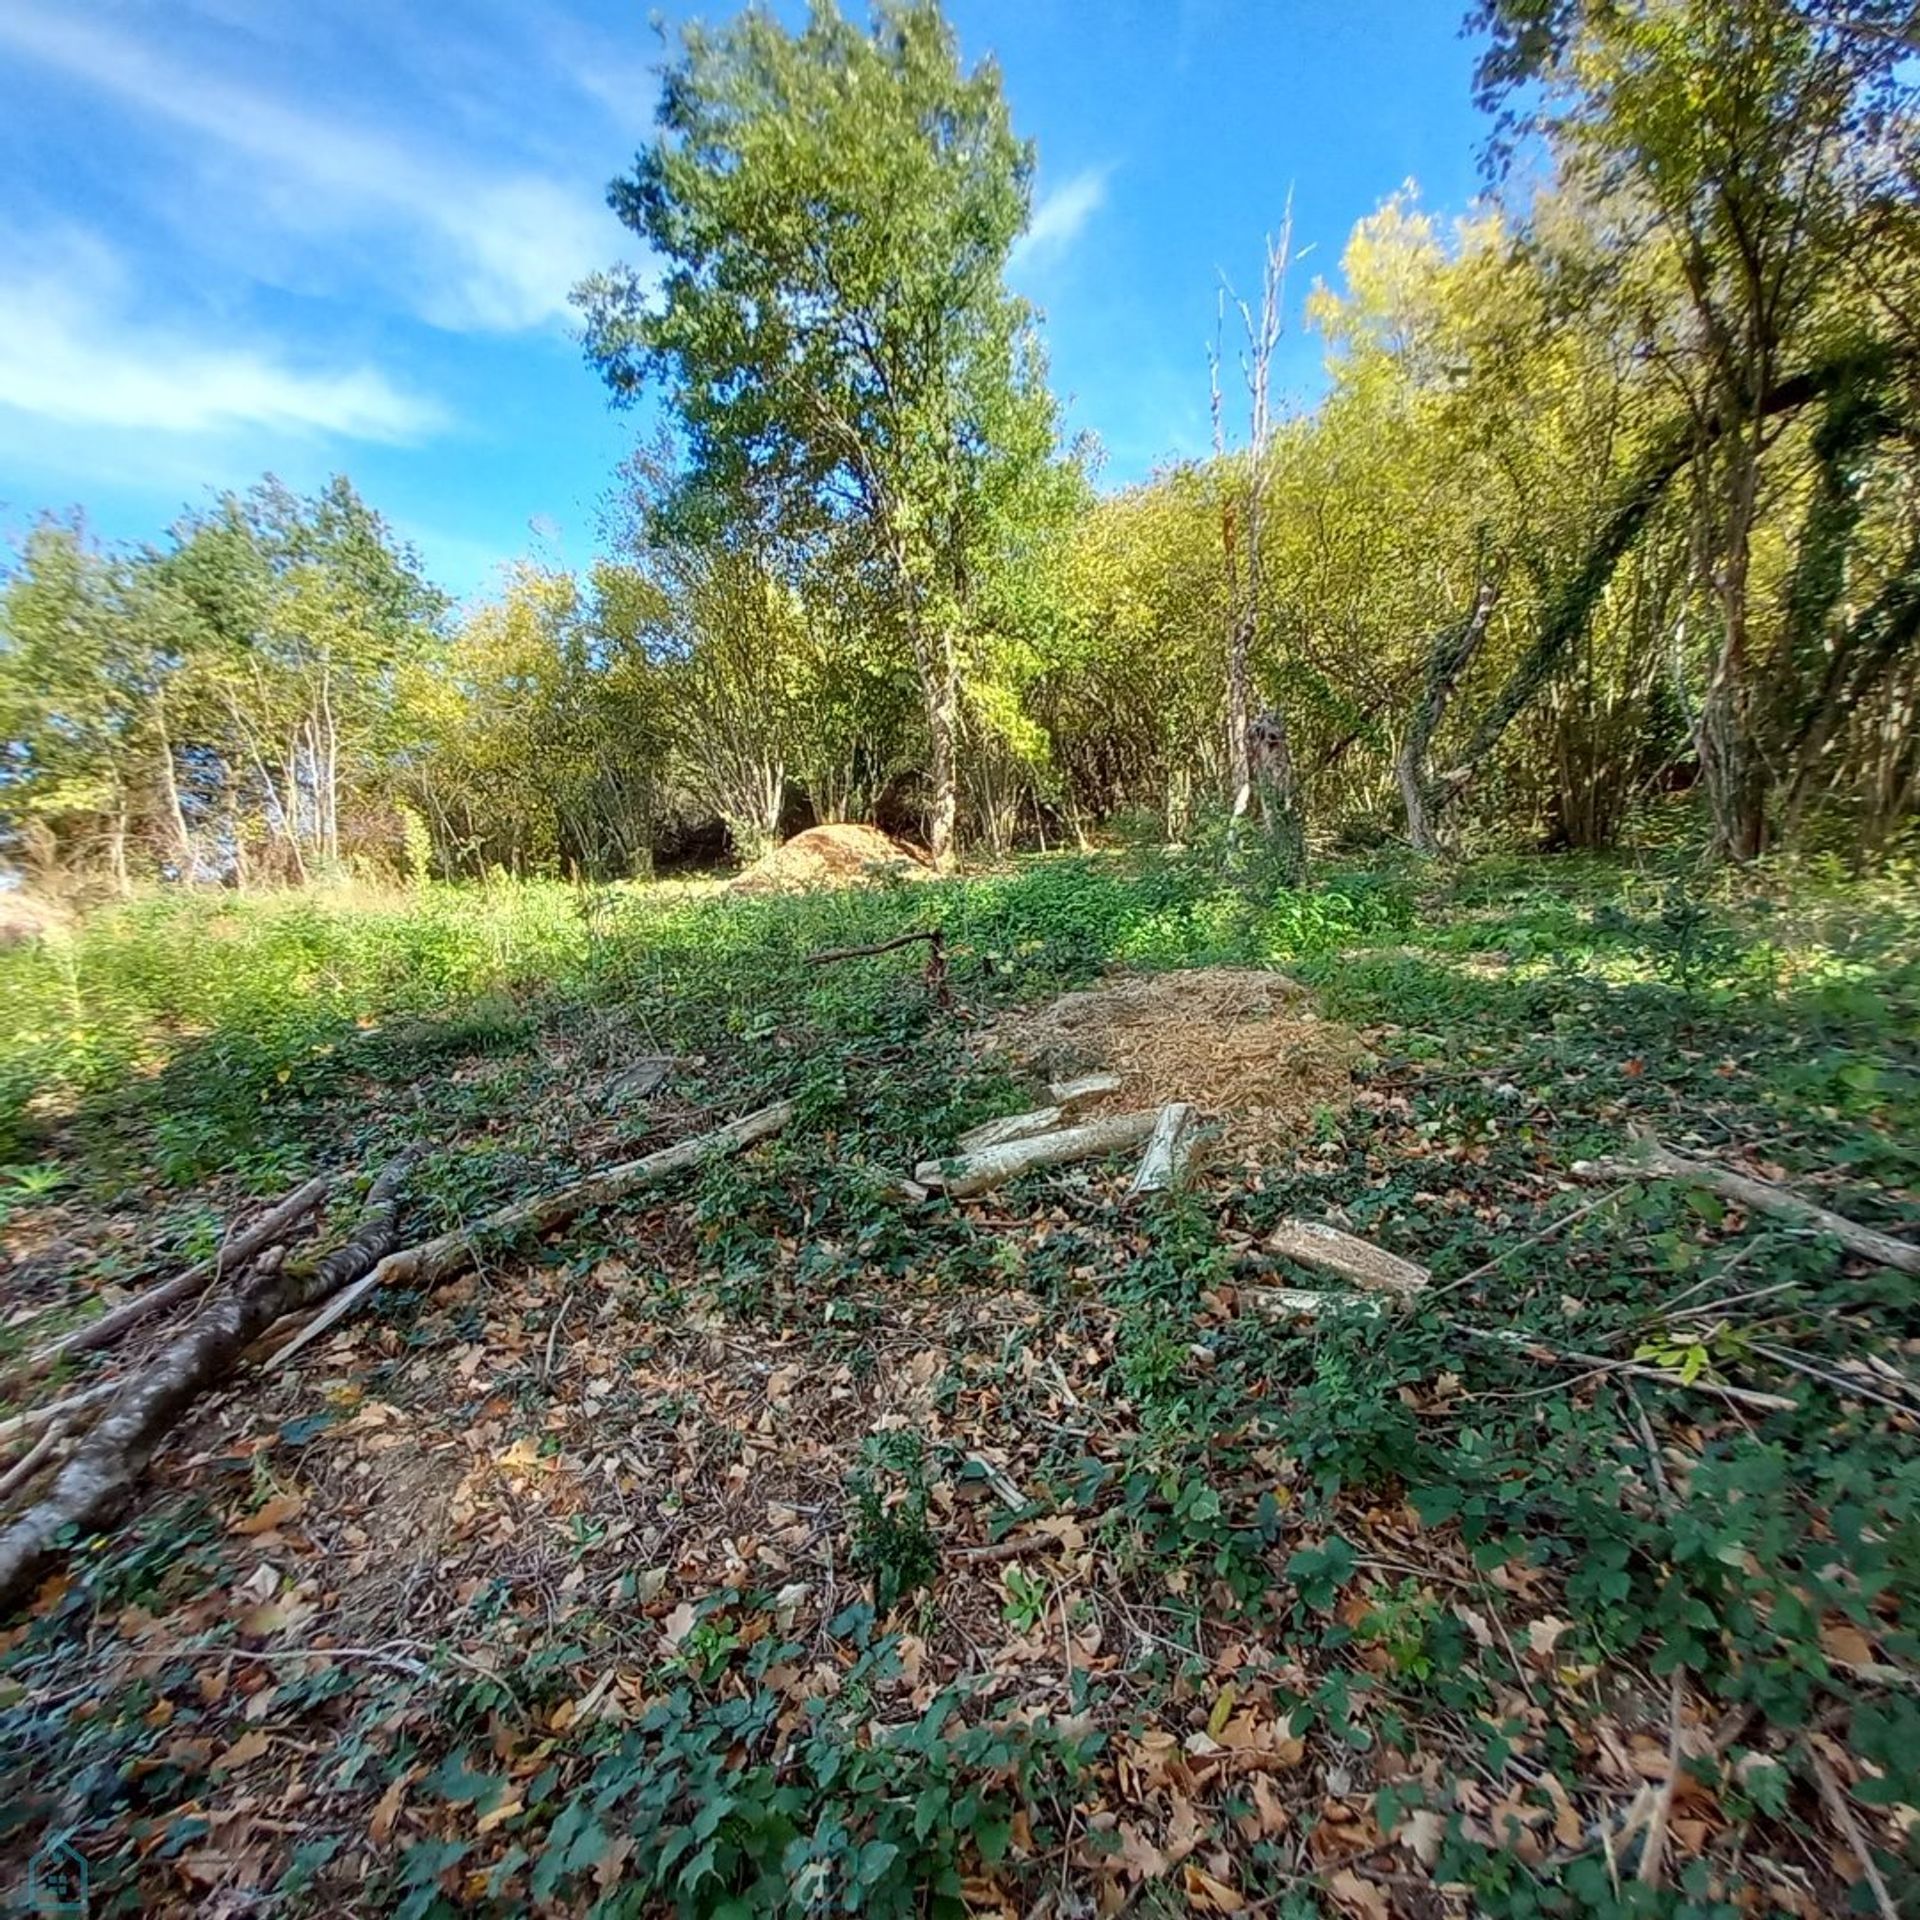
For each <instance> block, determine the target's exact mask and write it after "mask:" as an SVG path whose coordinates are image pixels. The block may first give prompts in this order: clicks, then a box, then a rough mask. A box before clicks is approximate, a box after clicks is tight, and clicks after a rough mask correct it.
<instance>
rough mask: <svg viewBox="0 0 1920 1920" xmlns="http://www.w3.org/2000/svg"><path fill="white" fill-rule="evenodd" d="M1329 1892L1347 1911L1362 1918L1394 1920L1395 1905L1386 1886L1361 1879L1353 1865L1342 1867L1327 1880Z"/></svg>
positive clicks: (1364, 1919)
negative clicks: (1377, 1885)
mask: <svg viewBox="0 0 1920 1920" xmlns="http://www.w3.org/2000/svg"><path fill="white" fill-rule="evenodd" d="M1327 1892H1328V1893H1329V1894H1331V1895H1332V1896H1333V1898H1334V1899H1335V1900H1337V1901H1338V1902H1339V1903H1340V1905H1341V1907H1342V1908H1343V1909H1344V1910H1345V1911H1346V1912H1348V1913H1351V1914H1358V1915H1360V1916H1361V1920H1393V1905H1392V1902H1391V1901H1389V1900H1388V1898H1387V1895H1386V1890H1385V1888H1383V1887H1376V1886H1375V1885H1374V1884H1373V1882H1372V1881H1371V1880H1363V1879H1361V1877H1360V1876H1359V1875H1358V1874H1357V1873H1355V1872H1354V1871H1353V1869H1352V1868H1351V1867H1342V1868H1341V1869H1340V1871H1339V1872H1338V1873H1336V1874H1335V1875H1334V1876H1333V1877H1332V1878H1331V1879H1330V1880H1329V1881H1328V1882H1327Z"/></svg>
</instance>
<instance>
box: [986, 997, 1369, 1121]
mask: <svg viewBox="0 0 1920 1920" xmlns="http://www.w3.org/2000/svg"><path fill="white" fill-rule="evenodd" d="M990 1044H992V1045H993V1046H995V1047H997V1048H1000V1049H1002V1050H1004V1051H1005V1052H1006V1053H1007V1054H1008V1055H1010V1056H1011V1057H1012V1058H1013V1059H1014V1060H1015V1061H1017V1062H1018V1063H1020V1064H1021V1065H1023V1066H1026V1067H1030V1068H1033V1069H1036V1070H1038V1071H1039V1072H1041V1073H1044V1074H1049V1075H1058V1074H1061V1073H1071V1072H1079V1071H1084V1070H1088V1069H1093V1068H1107V1069H1110V1070H1111V1071H1113V1072H1115V1073H1117V1074H1119V1075H1120V1076H1121V1081H1122V1088H1121V1092H1120V1094H1119V1095H1118V1096H1117V1098H1116V1100H1115V1102H1114V1104H1115V1105H1116V1106H1120V1105H1144V1104H1149V1103H1151V1104H1153V1105H1156V1106H1157V1105H1162V1104H1164V1103H1166V1102H1169V1101H1176V1100H1185V1101H1190V1102H1191V1103H1192V1104H1193V1106H1194V1108H1195V1109H1196V1110H1197V1111H1198V1112H1199V1113H1200V1114H1201V1115H1203V1116H1204V1117H1205V1118H1207V1119H1208V1120H1216V1121H1222V1122H1224V1123H1225V1139H1226V1143H1227V1144H1228V1145H1229V1146H1230V1147H1243V1148H1260V1147H1268V1146H1275V1145H1283V1144H1287V1143H1290V1142H1294V1141H1297V1140H1298V1139H1299V1137H1300V1136H1301V1134H1303V1133H1305V1132H1307V1131H1309V1130H1310V1129H1311V1128H1312V1126H1313V1124H1314V1122H1315V1119H1316V1117H1317V1116H1318V1115H1319V1114H1321V1113H1322V1112H1324V1111H1326V1110H1328V1109H1332V1110H1333V1111H1335V1112H1338V1111H1340V1110H1342V1109H1344V1108H1345V1107H1347V1106H1348V1105H1349V1104H1350V1103H1351V1101H1352V1099H1353V1093H1354V1086H1353V1070H1354V1067H1355V1065H1356V1064H1357V1063H1358V1061H1359V1058H1360V1054H1361V1051H1362V1048H1361V1042H1360V1038H1359V1036H1358V1035H1357V1034H1355V1033H1354V1032H1353V1031H1352V1030H1351V1029H1350V1028H1347V1027H1343V1026H1341V1025H1339V1024H1338V1023H1337V1022H1335V1021H1331V1020H1322V1019H1320V1018H1318V1017H1317V1016H1316V1015H1315V1014H1314V1012H1313V1010H1312V1007H1311V1005H1310V1004H1309V1002H1308V997H1307V993H1306V989H1305V988H1303V987H1302V986H1301V985H1300V984H1299V982H1297V981H1294V980H1290V979H1288V978H1287V977H1286V975H1285V974H1280V973H1265V972H1261V971H1259V970H1257V969H1254V968H1249V967H1194V968H1189V969H1187V970H1185V971H1181V972H1176V973H1157V974H1145V975H1140V976H1136V977H1129V978H1125V979H1121V980H1116V981H1113V982H1111V983H1110V984H1108V985H1106V986H1101V987H1095V988H1091V989H1089V990H1088V991H1086V992H1082V993H1069V994H1066V995H1063V996H1062V997H1061V998H1060V999H1058V1000H1055V1001H1054V1002H1052V1004H1051V1005H1049V1006H1045V1007H1041V1008H1038V1009H1035V1010H1033V1011H1031V1012H1025V1013H1018V1014H1014V1015H1011V1016H1009V1017H1007V1018H1005V1019H1003V1020H1001V1021H1000V1022H999V1023H998V1024H997V1025H996V1026H995V1028H994V1030H993V1033H992V1035H991V1041H990Z"/></svg>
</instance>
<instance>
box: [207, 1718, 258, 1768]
mask: <svg viewBox="0 0 1920 1920" xmlns="http://www.w3.org/2000/svg"><path fill="white" fill-rule="evenodd" d="M272 1745H273V1739H272V1736H271V1735H270V1734H266V1733H263V1732H261V1730H260V1729H259V1728H258V1727H254V1728H253V1729H251V1730H250V1731H249V1732H246V1733H243V1734H242V1735H241V1736H240V1738H239V1739H238V1740H236V1741H235V1742H234V1743H233V1745H232V1746H230V1747H229V1748H228V1749H227V1750H226V1752H225V1753H222V1754H218V1755H216V1756H215V1758H214V1761H213V1764H212V1766H211V1767H210V1768H209V1769H208V1771H209V1772H212V1773H231V1772H232V1771H233V1770H234V1769H235V1768H236V1767H245V1766H251V1765H252V1764H253V1762H254V1761H256V1760H258V1759H259V1758H260V1756H261V1755H262V1754H263V1753H265V1752H266V1751H267V1749H268V1748H269V1747H270V1746H272Z"/></svg>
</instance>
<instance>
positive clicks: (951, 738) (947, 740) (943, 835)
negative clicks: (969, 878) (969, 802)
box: [922, 634, 960, 868]
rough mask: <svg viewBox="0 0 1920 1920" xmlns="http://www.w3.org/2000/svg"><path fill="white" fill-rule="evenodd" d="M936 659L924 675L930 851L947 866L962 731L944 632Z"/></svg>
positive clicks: (955, 679) (956, 801) (955, 812)
mask: <svg viewBox="0 0 1920 1920" xmlns="http://www.w3.org/2000/svg"><path fill="white" fill-rule="evenodd" d="M933 647H934V653H933V658H932V659H931V660H929V661H928V663H927V669H926V671H925V672H924V673H923V675H922V679H923V682H924V687H925V692H926V701H927V740H928V745H929V747H930V749H931V752H930V756H929V757H930V760H931V769H930V770H931V773H932V777H933V804H932V806H931V807H930V808H929V809H928V813H927V851H928V852H929V853H930V854H931V855H932V856H933V864H934V865H935V866H936V867H940V868H944V867H945V866H946V865H947V864H948V861H949V860H950V858H951V856H952V852H953V829H954V823H955V821H956V819H957V818H958V816H959V812H960V771H959V760H958V754H957V748H958V745H959V730H960V725H959V723H960V675H959V671H958V669H957V667H956V666H955V663H954V657H953V642H952V641H951V639H949V638H948V637H947V636H946V635H945V634H942V635H941V636H940V637H939V639H938V640H936V641H935V642H934V643H933Z"/></svg>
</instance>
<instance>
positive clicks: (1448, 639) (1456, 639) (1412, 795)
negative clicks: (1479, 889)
mask: <svg viewBox="0 0 1920 1920" xmlns="http://www.w3.org/2000/svg"><path fill="white" fill-rule="evenodd" d="M1499 597H1500V590H1499V588H1498V587H1496V586H1495V585H1494V584H1493V582H1492V581H1490V580H1487V581H1482V582H1481V585H1480V591H1479V592H1478V593H1477V594H1476V595H1475V596H1474V602H1473V611H1472V612H1471V613H1470V614H1468V615H1467V617H1466V619H1465V620H1464V621H1463V622H1459V623H1456V624H1455V625H1453V626H1450V627H1446V628H1443V629H1442V630H1441V632H1440V633H1439V634H1438V635H1436V636H1435V639H1434V642H1433V648H1432V651H1431V653H1430V654H1429V656H1428V659H1427V678H1426V684H1425V686H1424V687H1422V689H1421V692H1420V704H1419V706H1418V707H1416V708H1415V709H1414V714H1413V719H1412V721H1411V722H1410V723H1409V725H1408V727H1407V734H1406V738H1405V739H1404V740H1402V741H1401V743H1400V752H1399V754H1398V755H1397V756H1396V758H1395V760H1394V775H1395V777H1396V778H1397V779H1398V781H1399V783H1400V798H1401V800H1402V802H1403V803H1404V805H1405V807H1406V810H1407V839H1408V841H1409V842H1410V843H1411V845H1412V847H1413V849H1414V851H1415V852H1416V853H1426V854H1434V853H1438V852H1439V851H1440V843H1439V840H1438V838H1437V837H1436V835H1435V833H1434V830H1433V820H1432V814H1431V812H1430V809H1429V796H1428V792H1427V753H1428V750H1429V749H1430V748H1431V747H1432V745H1433V736H1434V735H1435V734H1436V733H1438V732H1439V730H1440V722H1441V721H1442V720H1443V719H1445V717H1446V712H1447V708H1448V706H1449V705H1450V704H1451V702H1452V700H1453V696H1454V693H1455V691H1456V690H1457V689H1458V687H1459V685H1460V682H1461V680H1462V679H1463V678H1464V677H1465V675H1466V672H1467V669H1468V668H1469V667H1470V666H1472V665H1473V662H1474V660H1475V658H1476V656H1477V655H1478V654H1479V652H1480V647H1481V643H1482V642H1483V641H1484V640H1485V639H1486V637H1487V629H1488V627H1489V625H1490V624H1491V623H1492V620H1493V609H1494V607H1495V605H1496V603H1497V602H1498V600H1499Z"/></svg>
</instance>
